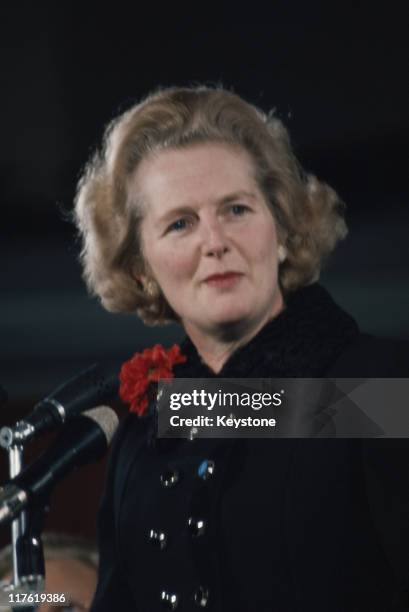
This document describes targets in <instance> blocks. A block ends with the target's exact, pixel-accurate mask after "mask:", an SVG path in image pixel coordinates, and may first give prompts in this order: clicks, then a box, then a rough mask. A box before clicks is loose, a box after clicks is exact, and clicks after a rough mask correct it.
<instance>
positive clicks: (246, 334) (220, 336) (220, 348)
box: [185, 296, 284, 374]
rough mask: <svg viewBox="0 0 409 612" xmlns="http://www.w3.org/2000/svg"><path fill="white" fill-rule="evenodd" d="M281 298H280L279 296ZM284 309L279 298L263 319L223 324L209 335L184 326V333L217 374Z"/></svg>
mask: <svg viewBox="0 0 409 612" xmlns="http://www.w3.org/2000/svg"><path fill="white" fill-rule="evenodd" d="M280 297H281V296H280ZM283 308H284V302H283V299H282V298H281V299H280V301H279V303H278V304H276V305H275V307H274V309H272V310H271V311H269V312H268V313H267V314H266V316H265V317H263V318H262V319H258V320H257V322H256V323H255V322H254V321H252V322H248V321H247V322H243V321H240V322H237V323H236V322H235V323H229V324H224V325H223V326H219V327H218V328H217V329H213V330H212V331H211V332H210V333H209V331H208V330H202V329H199V328H197V327H196V326H193V325H190V324H189V323H186V324H185V331H186V333H187V335H188V336H189V338H190V340H191V341H192V342H193V344H194V345H195V347H196V350H197V352H198V353H199V355H200V357H201V358H202V360H203V361H204V363H205V364H206V365H207V366H208V367H209V368H210V369H211V370H212V371H213V372H214V373H215V374H218V373H219V372H220V371H221V369H222V368H223V366H224V364H225V363H226V361H228V359H229V358H230V356H231V355H232V354H233V353H234V352H235V351H236V350H237V349H238V348H239V347H240V346H244V345H245V344H247V343H248V342H250V340H251V339H252V338H254V336H256V335H257V334H258V332H259V331H260V330H261V329H262V328H263V327H264V325H265V324H266V323H268V322H269V321H271V319H274V318H275V317H276V316H277V315H278V314H279V313H280V312H281V311H282V310H283Z"/></svg>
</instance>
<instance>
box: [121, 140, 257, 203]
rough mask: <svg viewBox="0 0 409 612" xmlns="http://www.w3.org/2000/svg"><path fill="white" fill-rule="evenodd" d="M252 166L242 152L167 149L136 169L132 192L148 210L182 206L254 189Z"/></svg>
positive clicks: (216, 147) (215, 147)
mask: <svg viewBox="0 0 409 612" xmlns="http://www.w3.org/2000/svg"><path fill="white" fill-rule="evenodd" d="M254 170H255V169H254V164H253V161H252V159H251V157H250V155H249V154H248V153H247V151H245V150H244V149H241V148H239V147H234V146H232V145H229V144H224V143H222V144H219V143H217V144H216V143H208V144H200V145H192V146H189V147H186V148H183V149H168V150H163V151H160V152H158V153H155V154H153V155H151V156H150V157H148V158H146V159H144V160H143V161H142V162H141V164H140V165H139V167H138V169H137V172H136V174H135V177H134V183H133V188H135V189H137V191H138V192H139V193H140V195H141V196H142V200H143V201H144V202H145V203H146V204H147V205H148V206H149V208H150V207H151V206H154V207H155V205H156V204H157V203H158V204H159V203H160V205H161V207H163V206H164V205H165V206H166V207H172V206H181V205H186V204H188V203H194V202H196V201H197V202H199V201H201V202H202V201H204V200H205V201H211V200H212V199H219V198H220V197H223V196H224V195H228V194H229V193H231V192H235V191H245V190H249V188H250V187H251V188H253V190H254V188H256V181H255V178H254Z"/></svg>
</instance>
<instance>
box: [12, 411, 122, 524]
mask: <svg viewBox="0 0 409 612" xmlns="http://www.w3.org/2000/svg"><path fill="white" fill-rule="evenodd" d="M117 427H118V417H117V415H116V414H115V412H114V411H113V410H112V409H111V408H107V407H106V406H102V407H99V408H94V409H92V410H88V411H87V412H84V413H83V414H82V415H80V416H78V417H76V418H75V419H73V420H72V421H70V422H69V423H68V424H67V425H66V426H65V427H64V429H63V431H62V432H61V433H60V434H59V435H58V436H57V438H56V440H55V442H54V443H53V444H52V446H51V448H49V449H47V450H46V451H45V452H44V453H43V454H42V455H41V456H40V457H39V458H38V459H36V460H35V461H34V462H33V463H32V464H31V465H29V466H28V467H27V468H25V469H24V470H23V471H22V472H20V474H18V475H17V476H16V477H15V478H13V480H10V481H9V482H8V483H6V485H5V486H4V487H1V488H0V524H1V523H5V522H9V521H11V520H13V518H14V517H15V516H16V515H17V514H19V513H20V512H21V511H22V510H24V509H25V508H26V507H27V506H29V505H31V504H35V503H36V502H40V503H41V502H42V501H44V498H45V497H46V496H48V495H49V493H50V492H51V489H52V488H53V487H54V485H55V484H56V483H57V482H58V481H59V480H61V479H62V478H64V476H65V475H66V474H67V473H68V472H70V471H72V470H73V469H75V468H78V467H80V466H81V465H85V464H87V463H91V462H93V461H97V460H98V459H100V458H101V457H102V455H103V454H104V453H105V451H106V450H107V448H108V446H109V444H110V442H111V440H112V437H113V435H114V433H115V430H116V428H117Z"/></svg>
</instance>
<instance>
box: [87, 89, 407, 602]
mask: <svg viewBox="0 0 409 612" xmlns="http://www.w3.org/2000/svg"><path fill="white" fill-rule="evenodd" d="M343 208H344V207H343V204H342V202H341V201H340V200H339V198H338V197H337V195H336V194H335V193H334V191H333V190H332V189H330V188H329V187H328V186H327V185H325V184H323V183H321V182H319V181H318V180H317V179H316V178H315V177H313V176H311V175H307V174H305V173H304V172H303V171H302V169H301V168H300V166H299V164H298V162H297V160H296V159H295V157H294V155H293V152H292V150H291V146H290V142H289V138H288V134H287V132H286V130H285V128H284V126H283V125H282V123H281V122H280V121H279V120H278V119H277V118H276V117H274V116H273V115H271V114H270V115H265V114H264V113H262V112H261V111H259V110H258V109H256V108H255V107H253V106H251V105H250V104H248V103H246V102H245V101H244V100H242V99H240V98H239V97H238V96H236V95H234V94H232V93H230V92H227V91H224V90H221V89H209V88H205V87H197V88H190V89H188V88H185V89H178V88H174V89H165V90H162V91H159V92H157V93H155V94H153V95H151V96H149V97H148V98H147V99H146V100H145V101H143V102H142V103H141V104H139V105H137V106H135V107H133V108H131V109H130V110H129V111H128V112H127V113H125V114H124V115H122V116H121V117H119V118H118V119H117V120H115V121H114V122H113V124H112V125H111V126H110V127H109V129H108V130H107V133H106V136H105V145H104V148H103V150H102V152H101V153H100V154H98V155H97V156H96V157H94V159H93V160H92V161H91V163H90V164H89V166H88V168H87V171H86V172H85V174H84V177H83V179H82V181H81V183H80V185H79V191H78V196H77V201H76V215H77V216H76V219H77V223H78V227H79V229H80V231H81V233H82V235H83V239H84V248H83V253H82V259H83V264H84V269H85V276H86V279H87V282H88V285H89V287H90V288H91V290H92V291H94V292H95V293H96V294H97V295H99V296H100V298H101V300H102V303H103V305H104V306H105V307H106V308H108V309H109V310H112V311H119V312H135V311H136V312H137V313H138V314H139V316H140V317H141V318H142V319H143V320H144V321H145V322H146V323H147V324H158V323H166V322H167V321H178V322H179V323H180V324H181V325H182V326H183V327H184V329H185V331H186V334H187V338H186V340H185V341H184V343H183V344H182V346H181V349H180V351H179V350H178V349H174V350H173V352H172V351H171V352H169V353H166V352H165V351H164V350H162V349H159V348H157V349H156V351H155V350H154V351H153V352H148V353H145V354H143V355H142V356H137V357H136V358H135V359H136V361H134V362H133V364H134V366H135V368H134V369H136V372H137V373H138V372H140V373H141V378H143V381H142V382H141V381H136V383H135V380H134V381H133V390H132V389H130V388H129V381H128V380H127V378H126V376H124V377H123V380H122V382H123V388H122V392H123V393H122V395H123V397H124V398H126V399H129V401H130V402H131V403H132V406H133V409H134V411H135V412H138V413H139V414H140V415H143V416H142V417H140V416H137V415H135V414H130V415H129V417H127V418H126V419H125V421H124V422H123V425H122V427H121V429H120V431H119V433H118V435H117V440H116V444H115V445H114V449H113V451H112V456H111V462H110V468H109V473H108V481H107V487H106V492H105V496H104V500H103V503H102V507H101V512H100V519H99V520H100V522H99V528H100V554H101V563H100V574H99V584H98V588H97V593H96V597H95V600H94V603H93V607H92V610H93V611H94V612H100V611H102V610H104V611H105V610H107V611H108V610H109V611H110V612H111V611H112V610H114V609H116V608H117V609H121V610H122V611H127V610H137V611H139V612H154V611H155V610H161V609H171V610H173V609H177V610H196V609H200V608H203V609H204V608H207V609H209V610H218V611H224V612H225V611H230V610H231V611H233V610H234V611H243V612H244V611H252V612H253V611H257V612H261V611H267V610H268V611H272V610H277V611H280V612H289V611H295V610H297V611H302V612H305V611H309V610H314V611H315V612H318V611H324V610H325V612H328V611H329V610H331V612H338V611H339V612H341V611H342V612H344V611H348V612H352V611H355V610H356V611H357V612H358V611H359V612H364V611H366V610H368V611H371V612H374V611H376V610H379V611H381V610H382V611H386V610H388V611H389V610H401V609H402V610H403V609H406V605H407V601H408V600H407V593H406V590H405V589H406V587H407V584H408V578H409V559H408V554H407V550H409V547H408V546H407V545H408V544H409V526H408V517H409V511H408V507H409V505H408V504H409V487H408V484H409V483H408V482H407V476H405V469H404V468H403V466H404V465H407V463H406V464H405V461H406V462H407V455H408V452H407V445H406V443H404V442H403V443H402V444H401V445H400V446H399V445H398V443H397V442H396V441H395V442H393V443H389V442H388V441H387V440H374V441H367V442H365V443H364V442H363V441H361V440H357V439H353V440H348V439H345V440H330V439H292V440H290V439H273V440H220V439H219V440H199V439H196V440H194V441H193V442H191V441H189V440H186V441H173V440H172V441H169V440H154V439H153V435H152V432H153V430H154V417H153V415H152V406H148V401H147V395H146V393H145V391H146V386H147V384H148V381H149V376H150V373H151V371H152V370H153V369H154V368H155V367H156V366H157V365H158V364H159V365H158V371H160V372H162V374H163V372H165V374H167V375H169V376H176V377H179V378H215V377H222V378H243V377H249V378H252V377H253V378H255V377H257V378H263V377H265V378H273V377H300V378H303V377H324V376H327V377H376V376H382V377H388V376H390V377H399V376H406V375H407V373H408V360H407V355H408V346H407V344H406V343H398V342H392V341H386V340H385V341H380V340H376V339H374V338H372V337H370V336H368V335H365V334H362V333H361V332H360V331H359V329H358V326H357V325H356V323H355V322H354V320H353V319H352V318H351V317H350V316H349V315H348V314H347V313H345V312H344V311H343V310H341V309H340V308H339V307H338V306H337V305H336V304H335V303H334V302H333V300H332V299H331V297H330V296H329V295H328V293H327V292H326V291H325V290H324V289H323V288H322V287H320V285H318V284H317V282H316V281H317V279H318V277H319V273H320V268H321V265H322V263H323V261H324V260H325V258H326V257H327V256H328V255H329V253H330V252H331V251H332V250H333V248H334V246H335V245H336V243H337V241H338V240H340V239H341V238H343V237H344V236H345V234H346V226H345V222H344V219H343V216H342V213H343ZM155 360H156V361H155ZM135 364H136V365H135ZM127 367H128V368H130V369H131V370H132V363H131V364H128V366H127ZM144 368H145V369H144ZM142 373H144V374H142ZM386 487H389V494H388V499H387V502H384V501H383V500H382V495H383V494H384V492H385V491H386Z"/></svg>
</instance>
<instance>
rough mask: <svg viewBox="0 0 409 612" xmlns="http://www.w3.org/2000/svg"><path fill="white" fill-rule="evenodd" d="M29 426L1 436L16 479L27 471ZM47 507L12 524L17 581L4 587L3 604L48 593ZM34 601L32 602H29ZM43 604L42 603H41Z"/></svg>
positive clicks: (23, 610) (27, 611) (25, 610)
mask: <svg viewBox="0 0 409 612" xmlns="http://www.w3.org/2000/svg"><path fill="white" fill-rule="evenodd" d="M26 428H27V425H26V424H25V423H24V422H22V421H20V422H19V423H17V424H16V425H15V427H14V428H12V429H11V428H4V431H3V430H2V431H1V433H0V446H2V447H3V448H4V449H6V450H7V451H8V460H9V475H10V478H11V479H13V478H15V477H16V476H17V475H18V474H19V473H20V472H21V470H22V469H23V450H24V449H23V442H24V440H25V438H26V437H27V431H26ZM44 506H45V500H44V504H40V505H38V506H37V507H36V508H34V509H33V510H32V511H31V512H30V513H28V512H27V511H22V512H20V514H19V516H18V517H17V518H15V519H14V520H13V521H12V524H11V548H12V560H13V581H12V583H10V584H8V585H6V586H2V587H1V591H0V603H1V599H2V597H4V595H6V598H7V602H5V605H10V599H11V600H12V601H15V603H18V600H19V596H21V597H22V596H23V595H26V594H27V596H29V595H33V596H34V595H36V594H37V595H39V594H40V593H42V592H43V591H44V585H45V568H44V553H43V547H42V542H41V530H42V525H43V518H44ZM29 601H30V600H29ZM38 603H40V602H38ZM10 607H11V609H12V610H18V611H19V612H31V611H35V610H36V609H37V605H35V606H31V605H28V606H22V605H18V607H13V606H10Z"/></svg>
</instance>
